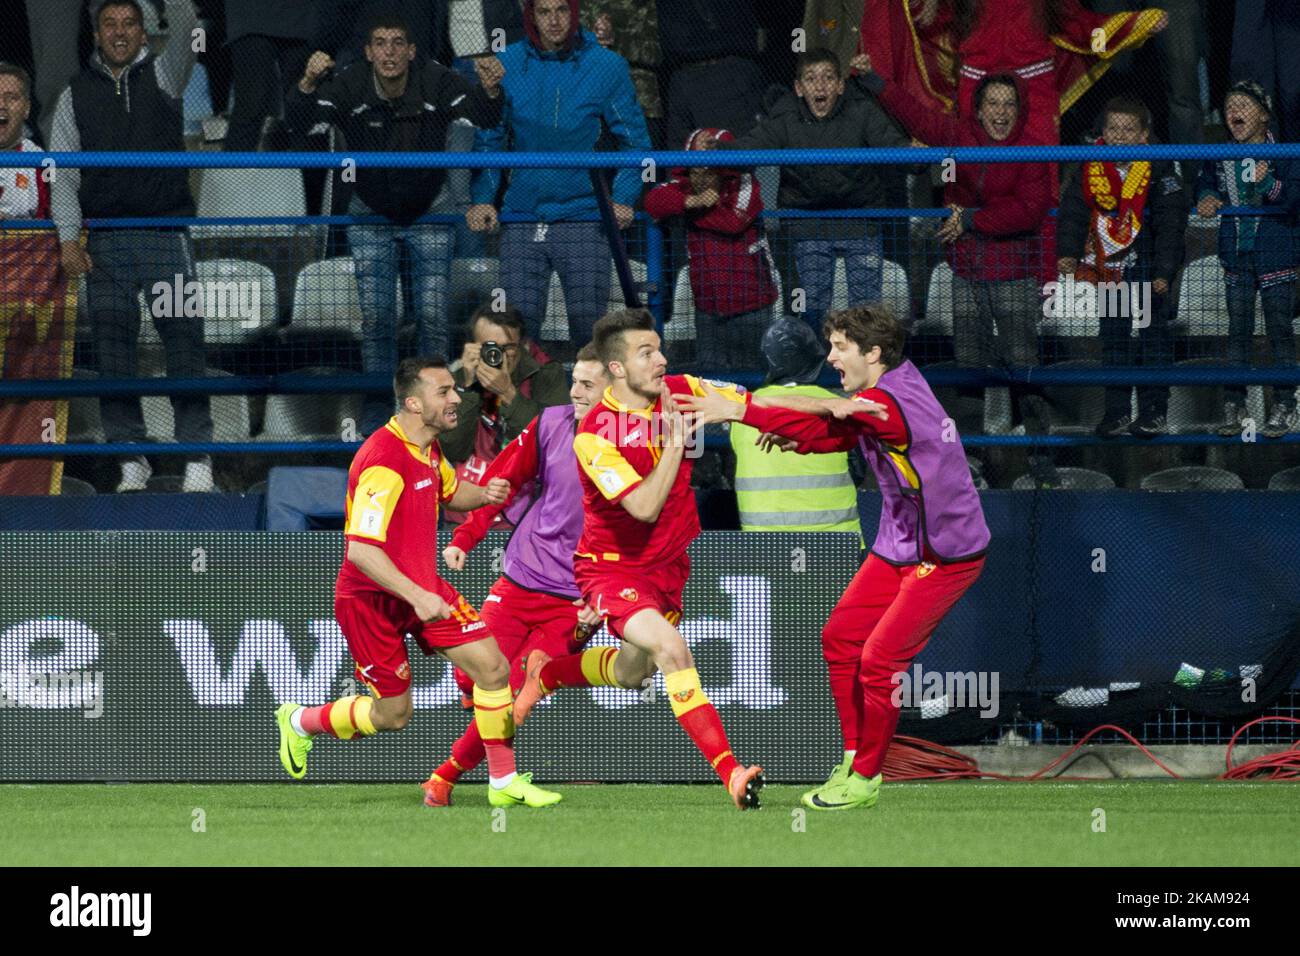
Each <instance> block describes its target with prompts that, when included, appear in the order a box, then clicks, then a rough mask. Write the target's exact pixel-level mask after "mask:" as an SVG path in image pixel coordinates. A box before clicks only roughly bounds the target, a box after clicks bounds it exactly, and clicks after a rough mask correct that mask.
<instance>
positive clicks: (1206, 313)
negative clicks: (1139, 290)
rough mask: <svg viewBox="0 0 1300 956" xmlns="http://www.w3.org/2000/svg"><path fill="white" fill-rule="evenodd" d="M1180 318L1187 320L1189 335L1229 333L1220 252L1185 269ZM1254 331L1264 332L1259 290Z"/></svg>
mask: <svg viewBox="0 0 1300 956" xmlns="http://www.w3.org/2000/svg"><path fill="white" fill-rule="evenodd" d="M1178 321H1179V322H1180V323H1184V324H1185V327H1186V329H1187V334H1188V335H1189V336H1227V334H1228V293H1227V286H1226V283H1225V280H1224V274H1223V264H1222V263H1221V262H1219V258H1218V256H1204V257H1202V258H1200V259H1196V260H1195V261H1193V262H1192V263H1190V264H1189V265H1188V266H1187V268H1186V269H1184V270H1183V278H1182V286H1181V287H1180V288H1179V290H1178ZM1252 334H1254V335H1263V334H1264V307H1263V305H1262V303H1261V301H1260V297H1259V294H1258V293H1256V295H1255V328H1254V332H1253V333H1252Z"/></svg>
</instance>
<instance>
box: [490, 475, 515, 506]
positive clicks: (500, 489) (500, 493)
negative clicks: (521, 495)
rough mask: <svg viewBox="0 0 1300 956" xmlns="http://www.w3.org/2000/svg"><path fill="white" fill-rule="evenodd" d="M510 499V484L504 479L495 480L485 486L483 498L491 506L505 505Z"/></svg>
mask: <svg viewBox="0 0 1300 956" xmlns="http://www.w3.org/2000/svg"><path fill="white" fill-rule="evenodd" d="M509 497H510V482H508V481H507V480H506V479H504V478H493V479H492V480H491V481H489V482H488V483H487V484H486V485H484V486H483V498H484V500H485V501H486V502H487V503H488V504H490V505H500V504H505V500H506V499H507V498H509Z"/></svg>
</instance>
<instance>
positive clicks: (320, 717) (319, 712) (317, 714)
mask: <svg viewBox="0 0 1300 956" xmlns="http://www.w3.org/2000/svg"><path fill="white" fill-rule="evenodd" d="M332 703H333V701H331V702H330V703H329V704H321V705H320V706H319V707H304V708H303V709H302V712H301V713H300V714H298V719H299V720H300V721H301V722H302V729H303V730H305V731H307V733H309V734H311V735H312V736H313V737H314V736H316V734H323V733H326V732H327V731H326V730H325V728H326V726H328V725H327V724H326V723H325V716H326V714H327V713H328V711H329V709H330V705H331V704H332Z"/></svg>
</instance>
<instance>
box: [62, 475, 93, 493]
mask: <svg viewBox="0 0 1300 956" xmlns="http://www.w3.org/2000/svg"><path fill="white" fill-rule="evenodd" d="M97 493H98V492H96V491H95V486H94V485H92V484H91V483H90V482H88V481H82V480H81V479H80V478H70V477H68V476H67V475H64V476H63V477H62V478H61V479H60V480H59V494H60V495H62V496H63V497H65V498H67V497H84V496H86V495H93V494H97Z"/></svg>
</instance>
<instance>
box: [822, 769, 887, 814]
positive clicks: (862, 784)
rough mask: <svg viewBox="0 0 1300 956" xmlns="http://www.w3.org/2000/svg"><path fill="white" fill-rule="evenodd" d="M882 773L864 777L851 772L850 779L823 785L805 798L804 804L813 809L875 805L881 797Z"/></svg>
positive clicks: (837, 808)
mask: <svg viewBox="0 0 1300 956" xmlns="http://www.w3.org/2000/svg"><path fill="white" fill-rule="evenodd" d="M880 780H881V774H876V775H875V776H874V777H864V776H862V774H860V773H853V772H850V773H849V776H848V779H846V780H844V781H843V782H842V783H839V784H836V785H835V786H833V787H831V786H827V787H823V788H822V789H821V790H819V791H817V792H815V793H813V794H812V795H811V796H810V797H809V798H808V799H806V800H804V806H806V807H809V808H811V809H813V810H852V809H854V808H855V807H874V806H875V805H876V800H878V799H879V798H880Z"/></svg>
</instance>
